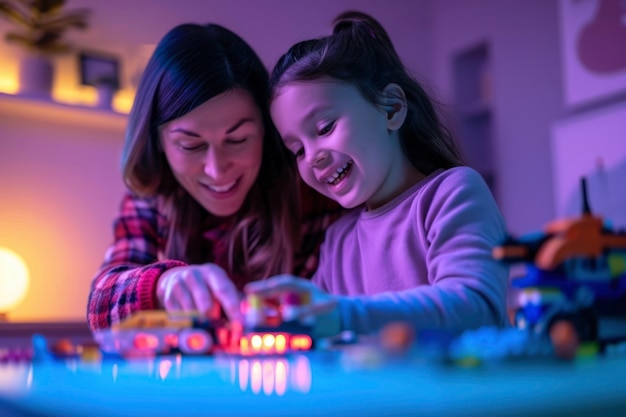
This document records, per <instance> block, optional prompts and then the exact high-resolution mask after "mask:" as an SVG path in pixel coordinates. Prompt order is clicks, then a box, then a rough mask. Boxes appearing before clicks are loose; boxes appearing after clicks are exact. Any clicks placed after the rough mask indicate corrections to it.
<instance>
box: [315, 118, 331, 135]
mask: <svg viewBox="0 0 626 417" xmlns="http://www.w3.org/2000/svg"><path fill="white" fill-rule="evenodd" d="M333 127H335V122H334V121H333V122H330V123H328V124H326V125H324V126H322V128H321V129H320V130H319V131H318V132H317V134H318V135H320V136H324V135H327V134H329V133H330V132H331V131H332V130H333Z"/></svg>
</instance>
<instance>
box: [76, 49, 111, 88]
mask: <svg viewBox="0 0 626 417" xmlns="http://www.w3.org/2000/svg"><path fill="white" fill-rule="evenodd" d="M78 65H79V69H80V83H81V85H90V86H93V87H97V86H101V85H108V86H110V87H112V88H113V89H114V90H119V88H120V86H121V85H120V84H121V83H120V62H119V59H118V58H117V57H116V56H114V55H109V54H105V53H101V52H88V51H82V52H80V53H79V54H78Z"/></svg>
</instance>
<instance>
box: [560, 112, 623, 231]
mask: <svg viewBox="0 0 626 417" xmlns="http://www.w3.org/2000/svg"><path fill="white" fill-rule="evenodd" d="M552 158H553V167H554V171H553V180H554V205H555V209H556V216H557V217H559V218H560V217H569V216H577V215H580V214H581V213H582V207H583V205H582V194H581V189H580V179H581V178H582V177H586V178H587V189H588V194H587V195H588V197H589V204H590V206H591V210H592V212H594V213H596V214H598V215H602V216H603V217H604V218H605V219H607V220H609V221H611V222H612V223H613V226H615V227H617V228H624V229H626V193H624V189H625V187H624V178H626V102H622V103H618V104H613V105H610V106H602V108H599V109H596V110H593V111H589V112H585V113H583V114H579V115H576V116H571V117H568V118H567V119H566V120H562V121H560V122H557V123H555V124H554V125H553V127H552Z"/></svg>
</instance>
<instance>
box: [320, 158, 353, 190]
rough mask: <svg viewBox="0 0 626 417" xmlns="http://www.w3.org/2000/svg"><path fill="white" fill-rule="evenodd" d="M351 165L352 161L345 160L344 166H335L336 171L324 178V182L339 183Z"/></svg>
mask: <svg viewBox="0 0 626 417" xmlns="http://www.w3.org/2000/svg"><path fill="white" fill-rule="evenodd" d="M351 165H352V162H347V163H346V164H345V165H344V166H342V167H340V168H337V172H336V173H335V174H334V175H332V176H330V177H328V178H326V182H327V183H329V184H331V185H335V184H337V183H339V181H340V180H341V179H343V177H345V176H346V171H347V170H348V168H350V166H351Z"/></svg>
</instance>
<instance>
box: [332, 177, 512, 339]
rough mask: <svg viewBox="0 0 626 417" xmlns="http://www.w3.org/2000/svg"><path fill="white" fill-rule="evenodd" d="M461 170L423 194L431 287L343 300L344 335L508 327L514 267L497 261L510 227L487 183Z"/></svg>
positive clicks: (422, 218) (419, 215) (420, 217)
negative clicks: (496, 250)
mask: <svg viewBox="0 0 626 417" xmlns="http://www.w3.org/2000/svg"><path fill="white" fill-rule="evenodd" d="M459 171H460V172H459V173H457V174H455V175H451V176H448V177H447V178H445V179H444V180H443V182H442V183H440V184H439V185H438V186H437V187H431V188H427V189H425V190H424V191H423V193H422V195H421V196H420V199H422V201H421V202H420V207H421V209H420V210H418V211H417V221H418V222H420V223H421V225H420V226H419V227H423V232H424V236H425V238H426V239H425V241H426V242H427V244H426V251H425V254H423V256H425V257H426V262H427V268H428V271H427V273H428V282H429V285H419V286H415V287H413V288H409V289H406V290H404V291H394V292H383V293H379V294H375V295H370V296H340V297H339V309H340V312H341V316H342V322H343V326H342V327H343V328H344V329H350V330H354V331H356V332H357V333H360V334H366V333H371V332H375V331H378V330H379V329H380V328H382V327H383V326H384V325H385V324H387V323H389V322H391V321H405V322H409V323H411V324H412V325H414V327H415V328H416V329H435V328H436V329H448V330H453V331H462V330H465V329H471V328H478V327H481V326H486V325H496V326H507V325H508V319H507V314H506V289H507V286H508V276H509V269H508V267H507V266H506V265H505V264H503V263H501V262H498V261H496V260H494V259H493V257H492V255H491V252H492V248H493V247H494V246H496V245H498V244H500V243H501V242H502V241H503V240H504V239H505V236H506V226H505V223H504V220H503V218H502V216H501V214H500V211H499V209H498V207H497V204H496V202H495V200H494V199H493V196H492V194H491V192H490V190H489V188H488V187H487V185H486V183H485V182H484V180H483V179H482V177H481V176H480V175H479V174H478V173H477V172H476V171H473V170H470V169H467V168H464V169H461V170H459ZM416 256H422V255H421V254H416Z"/></svg>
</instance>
